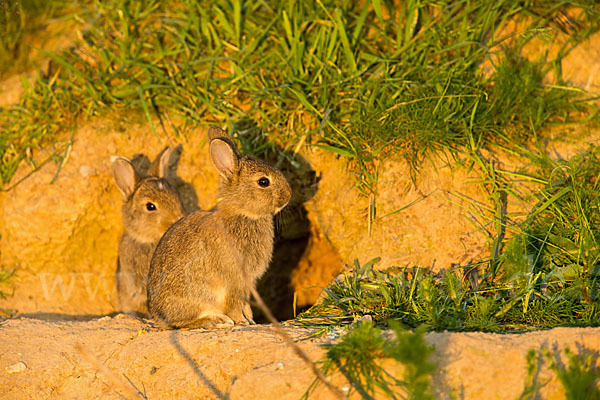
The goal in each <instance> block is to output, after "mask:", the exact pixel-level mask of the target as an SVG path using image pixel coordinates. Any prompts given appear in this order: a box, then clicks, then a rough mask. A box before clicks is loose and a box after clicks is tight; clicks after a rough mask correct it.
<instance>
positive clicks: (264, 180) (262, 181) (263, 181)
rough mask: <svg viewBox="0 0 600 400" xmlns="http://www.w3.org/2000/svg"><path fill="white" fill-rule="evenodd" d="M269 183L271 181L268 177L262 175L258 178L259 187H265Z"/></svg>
mask: <svg viewBox="0 0 600 400" xmlns="http://www.w3.org/2000/svg"><path fill="white" fill-rule="evenodd" d="M270 184H271V182H270V181H269V178H265V177H262V178H260V179H259V180H258V186H260V187H267V186H269V185H270Z"/></svg>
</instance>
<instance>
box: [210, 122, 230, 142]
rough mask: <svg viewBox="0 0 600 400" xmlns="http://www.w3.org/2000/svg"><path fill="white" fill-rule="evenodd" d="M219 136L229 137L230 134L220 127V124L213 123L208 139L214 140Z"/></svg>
mask: <svg viewBox="0 0 600 400" xmlns="http://www.w3.org/2000/svg"><path fill="white" fill-rule="evenodd" d="M217 138H226V139H229V135H228V134H227V132H225V131H224V130H223V129H221V128H219V127H218V126H214V125H211V126H210V127H209V128H208V141H209V142H212V141H213V140H214V139H217Z"/></svg>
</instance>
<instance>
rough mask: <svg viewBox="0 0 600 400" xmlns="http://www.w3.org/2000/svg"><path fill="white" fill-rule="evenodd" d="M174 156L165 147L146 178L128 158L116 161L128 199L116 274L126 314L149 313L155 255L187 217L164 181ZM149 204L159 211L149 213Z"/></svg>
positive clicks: (116, 175) (121, 187)
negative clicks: (150, 276) (162, 240)
mask: <svg viewBox="0 0 600 400" xmlns="http://www.w3.org/2000/svg"><path fill="white" fill-rule="evenodd" d="M170 154H171V149H170V148H169V147H167V148H165V149H164V150H163V151H162V152H161V153H160V154H159V155H158V156H157V157H156V159H155V160H154V161H153V162H152V164H151V166H150V169H149V171H148V175H147V176H146V177H143V178H142V177H140V176H139V175H138V174H137V172H136V171H135V169H134V167H133V165H132V164H131V162H130V161H129V160H127V159H126V158H123V157H114V158H113V159H112V168H113V174H114V178H115V182H116V184H117V187H118V188H119V190H121V192H122V193H123V197H124V202H123V208H122V212H123V225H124V227H125V233H124V234H123V236H122V237H121V240H120V242H119V258H118V261H117V274H116V281H117V297H118V301H119V308H120V309H121V311H124V312H132V313H137V314H141V315H145V314H147V313H148V308H147V289H146V287H147V280H148V279H147V277H148V269H149V268H150V260H151V259H152V254H153V253H154V249H155V248H156V245H157V244H158V241H159V240H160V238H161V237H162V235H163V233H164V232H165V231H166V230H167V229H168V228H169V227H170V226H171V225H172V224H173V223H174V222H175V221H177V220H178V219H179V218H181V217H182V216H183V208H182V206H181V201H180V199H179V195H178V194H177V192H176V191H175V190H174V189H173V188H172V187H171V186H170V185H169V184H168V183H167V181H166V179H164V175H165V172H166V169H167V164H168V160H169V156H170ZM149 202H150V203H152V204H154V205H155V207H156V210H154V211H148V210H147V208H146V205H147V204H148V203H149Z"/></svg>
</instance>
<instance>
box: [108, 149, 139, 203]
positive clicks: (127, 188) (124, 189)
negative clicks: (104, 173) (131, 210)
mask: <svg viewBox="0 0 600 400" xmlns="http://www.w3.org/2000/svg"><path fill="white" fill-rule="evenodd" d="M110 161H111V163H112V171H113V176H114V178H115V183H116V184H117V187H118V188H119V190H120V191H121V193H123V196H124V197H125V198H126V199H127V198H129V196H131V195H132V194H133V191H134V190H135V187H136V185H137V184H138V182H139V180H140V178H139V176H138V174H137V173H136V172H135V169H134V168H133V165H132V164H131V162H130V161H129V160H128V159H126V158H124V157H118V156H113V157H111V158H110Z"/></svg>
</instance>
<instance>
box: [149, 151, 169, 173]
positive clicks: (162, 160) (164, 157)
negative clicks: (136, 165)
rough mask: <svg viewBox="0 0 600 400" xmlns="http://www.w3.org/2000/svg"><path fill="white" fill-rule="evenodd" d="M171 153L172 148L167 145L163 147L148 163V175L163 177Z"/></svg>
mask: <svg viewBox="0 0 600 400" xmlns="http://www.w3.org/2000/svg"><path fill="white" fill-rule="evenodd" d="M171 153H173V149H171V147H169V146H167V147H165V148H164V149H163V150H162V151H161V152H160V153H158V155H157V156H156V158H155V159H154V161H152V164H150V168H149V169H148V176H156V177H158V178H164V177H165V175H166V173H167V169H168V168H169V159H170V158H171Z"/></svg>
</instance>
